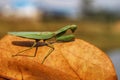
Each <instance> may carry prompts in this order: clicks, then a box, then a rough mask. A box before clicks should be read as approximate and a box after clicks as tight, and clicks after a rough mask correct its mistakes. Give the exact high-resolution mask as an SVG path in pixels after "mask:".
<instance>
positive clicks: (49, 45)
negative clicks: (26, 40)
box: [41, 42, 54, 64]
mask: <svg viewBox="0 0 120 80" xmlns="http://www.w3.org/2000/svg"><path fill="white" fill-rule="evenodd" d="M45 43H46V44H47V46H48V47H50V48H51V49H50V50H49V51H48V53H47V55H46V56H45V57H44V59H43V60H42V63H41V64H43V63H44V62H45V60H46V59H47V57H48V56H49V55H50V54H51V53H52V52H53V51H54V46H53V45H52V44H50V43H48V42H45Z"/></svg>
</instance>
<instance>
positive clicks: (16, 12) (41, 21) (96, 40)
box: [0, 0, 120, 77]
mask: <svg viewBox="0 0 120 80" xmlns="http://www.w3.org/2000/svg"><path fill="white" fill-rule="evenodd" d="M119 7H120V1H119V0H64V1H58V0H1V1H0V38H2V37H4V36H5V35H7V32H10V31H55V30H57V29H59V28H61V27H64V26H66V25H70V24H75V25H78V29H77V31H76V32H75V35H76V38H80V39H83V40H85V41H88V42H89V43H92V44H93V45H95V46H97V47H98V48H100V49H101V50H103V51H105V52H106V53H107V54H108V55H109V56H110V58H111V59H112V61H113V63H114V65H115V68H116V71H117V74H118V76H119V77H120V68H119V67H120V63H119V61H120V9H119Z"/></svg>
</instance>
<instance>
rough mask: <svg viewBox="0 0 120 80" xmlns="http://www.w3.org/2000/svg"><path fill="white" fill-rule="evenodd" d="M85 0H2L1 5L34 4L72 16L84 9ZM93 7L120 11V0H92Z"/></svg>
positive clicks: (18, 5) (14, 6)
mask: <svg viewBox="0 0 120 80" xmlns="http://www.w3.org/2000/svg"><path fill="white" fill-rule="evenodd" d="M83 1H84V0H64V1H63V0H62V1H61V0H1V1H0V7H4V6H6V5H7V6H8V5H12V7H13V8H16V7H24V6H26V5H32V6H33V5H34V6H37V7H39V9H43V10H47V11H62V12H65V13H69V14H70V15H71V16H74V17H76V16H75V15H76V14H77V13H78V12H81V11H82V6H83ZM91 1H92V3H91V4H92V7H93V8H92V9H94V10H97V11H98V10H106V11H120V9H119V7H120V0H91Z"/></svg>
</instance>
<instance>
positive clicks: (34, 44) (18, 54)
mask: <svg viewBox="0 0 120 80" xmlns="http://www.w3.org/2000/svg"><path fill="white" fill-rule="evenodd" d="M37 42H38V41H35V42H34V43H33V45H32V46H31V47H30V48H28V49H25V50H22V51H20V52H18V53H17V54H15V55H12V57H15V56H27V57H35V56H36V52H37V47H36V50H35V53H34V55H33V56H28V55H22V54H20V53H23V52H25V51H28V50H30V49H32V48H34V47H35V46H36V44H37Z"/></svg>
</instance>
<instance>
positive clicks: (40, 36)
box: [8, 25, 77, 64]
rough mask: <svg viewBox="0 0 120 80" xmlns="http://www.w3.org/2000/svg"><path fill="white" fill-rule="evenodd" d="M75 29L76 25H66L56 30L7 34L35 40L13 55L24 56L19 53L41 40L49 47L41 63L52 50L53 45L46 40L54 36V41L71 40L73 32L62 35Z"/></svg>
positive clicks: (73, 36)
mask: <svg viewBox="0 0 120 80" xmlns="http://www.w3.org/2000/svg"><path fill="white" fill-rule="evenodd" d="M76 29H77V26H76V25H67V26H65V27H63V28H61V29H59V30H57V31H54V32H8V34H10V35H14V36H18V37H22V38H27V39H33V40H35V41H34V43H33V45H32V46H31V47H30V48H28V49H25V50H22V51H20V52H18V53H16V54H15V55H12V56H13V57H14V56H24V55H22V54H20V53H22V52H25V51H27V50H30V49H32V48H33V47H35V46H36V44H37V43H38V42H39V41H40V40H43V42H44V43H45V44H46V45H47V46H48V47H50V48H51V49H50V50H49V52H48V53H47V55H46V56H45V57H44V59H43V61H42V64H43V63H44V62H45V60H46V59H47V57H48V56H49V55H50V54H51V53H52V52H53V51H54V46H53V45H52V44H51V43H49V42H48V40H49V39H51V38H55V41H66V42H67V41H72V40H74V39H75V35H73V34H69V35H64V34H65V33H66V31H67V30H71V31H72V33H73V32H75V30H76ZM35 56H36V52H35V53H34V55H33V57H35Z"/></svg>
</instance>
